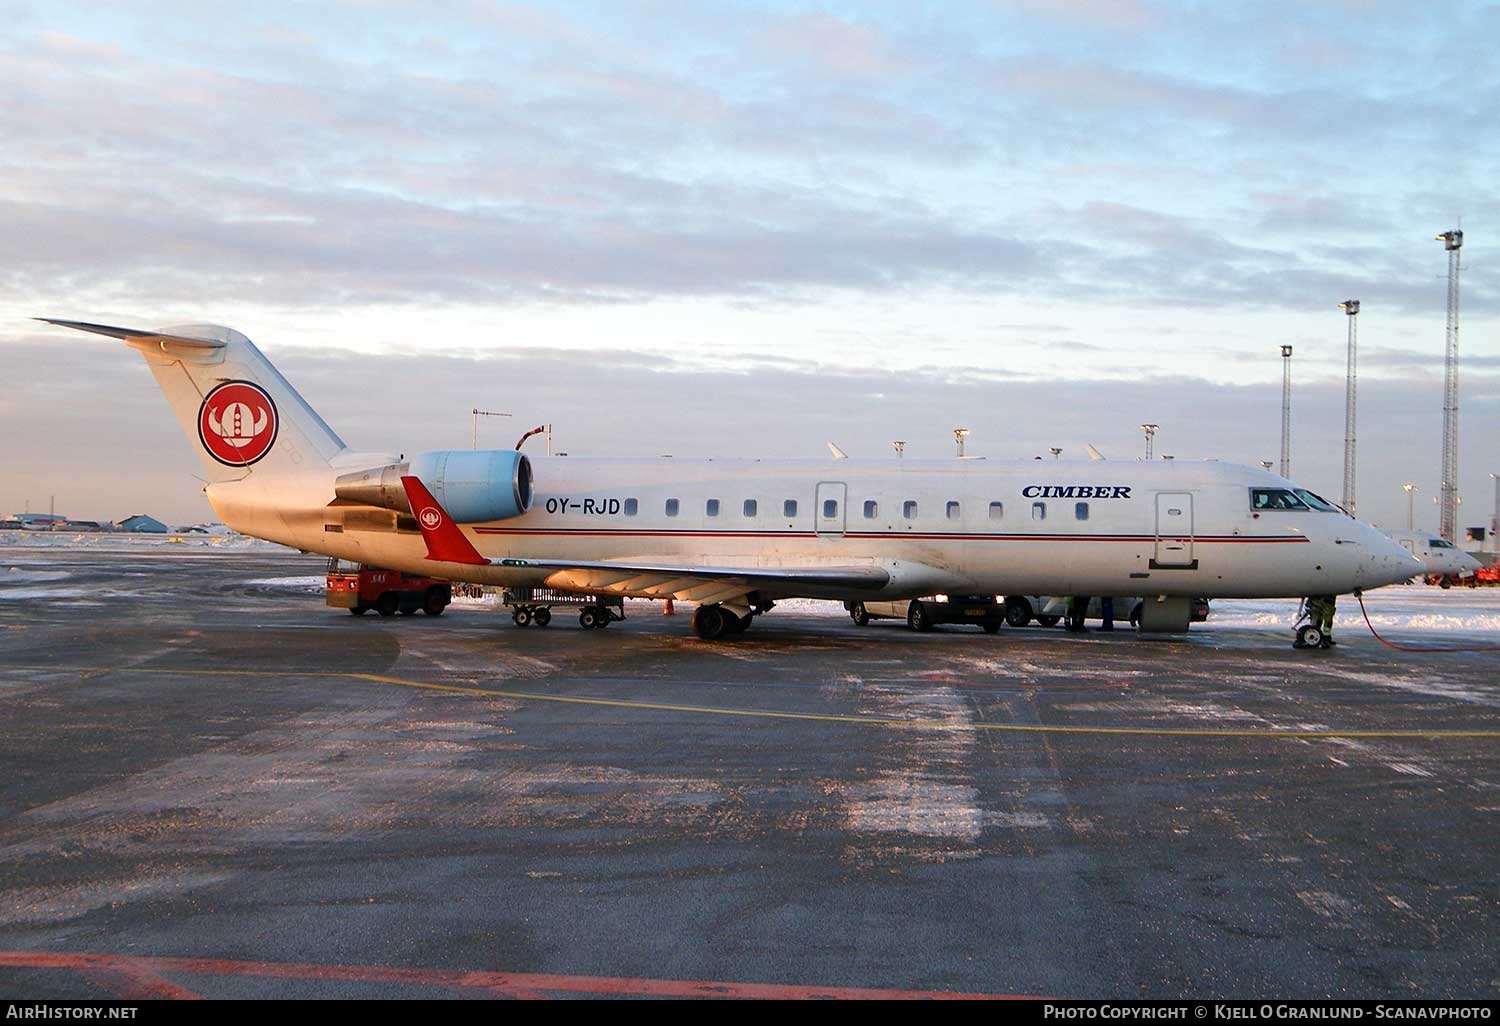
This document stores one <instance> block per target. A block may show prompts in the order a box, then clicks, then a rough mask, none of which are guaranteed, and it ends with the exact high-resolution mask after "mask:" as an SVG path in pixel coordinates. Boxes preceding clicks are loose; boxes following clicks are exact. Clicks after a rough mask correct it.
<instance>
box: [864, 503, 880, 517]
mask: <svg viewBox="0 0 1500 1026" xmlns="http://www.w3.org/2000/svg"><path fill="white" fill-rule="evenodd" d="M878 516H880V503H878V502H876V501H875V500H874V499H866V500H865V519H866V520H874V519H875V518H876V517H878Z"/></svg>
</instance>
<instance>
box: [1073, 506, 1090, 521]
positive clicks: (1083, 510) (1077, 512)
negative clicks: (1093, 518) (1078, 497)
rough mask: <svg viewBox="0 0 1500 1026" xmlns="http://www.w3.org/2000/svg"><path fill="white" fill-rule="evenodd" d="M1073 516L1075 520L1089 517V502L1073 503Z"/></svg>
mask: <svg viewBox="0 0 1500 1026" xmlns="http://www.w3.org/2000/svg"><path fill="white" fill-rule="evenodd" d="M1073 518H1074V519H1075V520H1087V519H1088V518H1089V504H1088V503H1086V502H1075V503H1074V504H1073Z"/></svg>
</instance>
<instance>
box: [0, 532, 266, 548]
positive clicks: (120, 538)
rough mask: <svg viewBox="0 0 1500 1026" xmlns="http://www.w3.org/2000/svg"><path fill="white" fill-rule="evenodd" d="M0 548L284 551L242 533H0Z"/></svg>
mask: <svg viewBox="0 0 1500 1026" xmlns="http://www.w3.org/2000/svg"><path fill="white" fill-rule="evenodd" d="M0 546H15V547H17V548H23V549H54V548H57V549H97V550H99V551H103V552H139V551H141V550H149V549H154V548H162V547H165V546H174V547H176V546H184V547H187V548H190V549H192V548H204V549H234V550H235V551H239V552H244V551H255V550H264V551H266V552H278V551H279V552H287V551H290V550H288V549H287V548H286V547H285V546H283V545H277V544H276V543H275V542H268V541H261V540H260V539H259V538H251V537H248V536H246V535H243V534H233V533H230V534H195V533H176V532H168V533H166V534H127V533H125V532H115V531H0Z"/></svg>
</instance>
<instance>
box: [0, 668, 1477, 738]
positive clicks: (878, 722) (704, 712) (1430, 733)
mask: <svg viewBox="0 0 1500 1026" xmlns="http://www.w3.org/2000/svg"><path fill="white" fill-rule="evenodd" d="M0 670H20V671H27V672H44V673H77V674H80V675H84V676H98V675H100V674H111V673H135V674H144V673H149V674H154V675H156V676H160V677H304V678H308V677H311V678H319V679H325V680H354V681H365V682H368V683H371V684H389V685H393V686H395V687H403V688H413V689H415V690H419V691H439V692H446V693H448V694H457V695H473V696H474V697H476V698H509V699H514V700H516V701H524V702H554V703H558V704H561V705H586V706H596V707H604V708H611V709H636V710H645V711H649V712H674V713H689V714H694V715H701V716H741V717H746V718H750V719H765V720H802V721H806V722H811V723H848V724H853V725H857V726H861V727H910V728H915V729H920V730H984V731H991V732H995V733H1005V734H1094V735H1101V734H1120V735H1136V736H1142V737H1225V738H1256V739H1259V738H1270V739H1274V740H1292V741H1297V740H1318V739H1320V738H1363V739H1397V738H1435V739H1436V738H1455V739H1456V738H1469V739H1475V738H1479V739H1489V740H1500V730H1268V729H1262V730H1226V729H1215V728H1209V727H1066V726H1046V725H1043V724H1024V723H990V722H979V723H952V722H949V721H945V720H903V719H896V718H893V717H888V716H853V715H848V714H841V713H802V712H787V711H785V710H779V709H735V708H728V707H724V706H712V705H678V704H674V703H668V702H637V701H630V700H628V699H623V698H578V697H572V696H568V695H546V694H538V693H536V692H534V691H507V690H503V689H500V688H481V687H473V686H469V685H463V684H438V683H434V682H432V681H424V680H409V679H407V678H405V677H390V676H386V675H384V674H379V673H360V672H358V671H354V670H350V671H340V670H206V669H193V668H191V667H166V666H163V667H143V666H121V667H108V666H8V665H0Z"/></svg>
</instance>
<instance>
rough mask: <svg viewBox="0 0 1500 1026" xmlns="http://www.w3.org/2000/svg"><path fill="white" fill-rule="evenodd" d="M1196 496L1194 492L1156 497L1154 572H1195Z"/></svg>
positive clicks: (1158, 495) (1173, 493)
mask: <svg viewBox="0 0 1500 1026" xmlns="http://www.w3.org/2000/svg"><path fill="white" fill-rule="evenodd" d="M1197 566H1198V561H1197V560H1196V559H1194V558H1193V496H1192V493H1190V492H1157V493H1156V556H1155V558H1153V559H1152V560H1151V568H1152V569H1153V570H1158V569H1159V570H1172V569H1178V570H1193V569H1196V568H1197Z"/></svg>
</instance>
